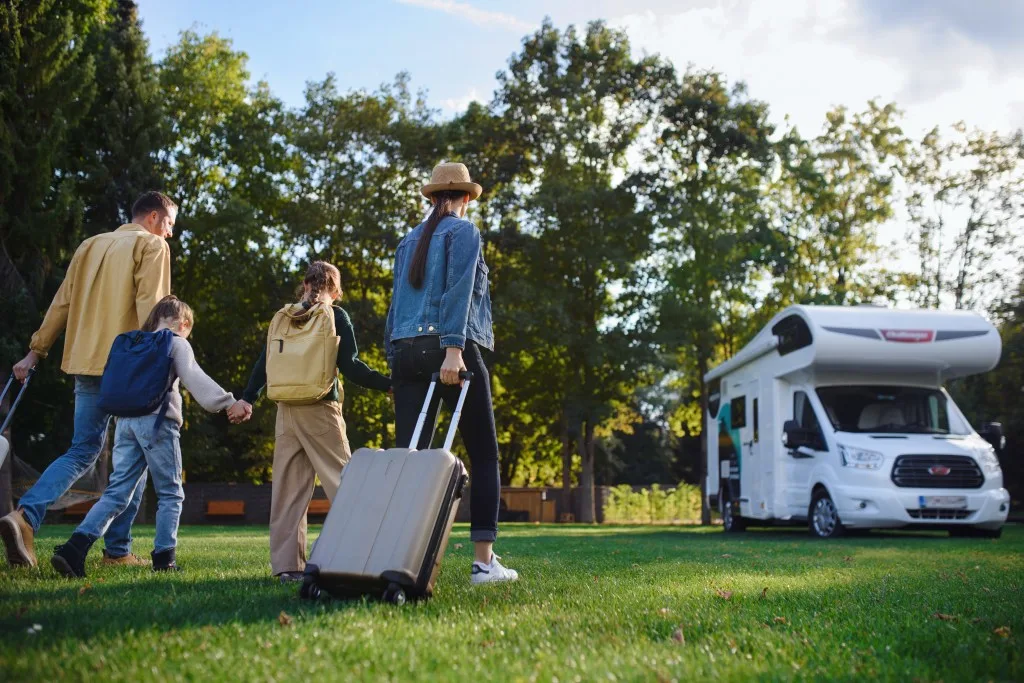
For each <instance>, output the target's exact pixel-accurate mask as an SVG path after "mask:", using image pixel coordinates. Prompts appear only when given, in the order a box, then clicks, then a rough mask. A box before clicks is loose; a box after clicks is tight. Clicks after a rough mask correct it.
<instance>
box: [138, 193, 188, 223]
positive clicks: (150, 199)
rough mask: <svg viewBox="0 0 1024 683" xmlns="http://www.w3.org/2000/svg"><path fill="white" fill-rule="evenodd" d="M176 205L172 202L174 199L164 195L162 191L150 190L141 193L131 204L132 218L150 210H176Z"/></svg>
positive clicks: (164, 211) (147, 213) (144, 214)
mask: <svg viewBox="0 0 1024 683" xmlns="http://www.w3.org/2000/svg"><path fill="white" fill-rule="evenodd" d="M177 210H178V205H177V204H175V203H174V200H173V199H171V198H170V197H168V196H167V195H165V194H164V193H163V192H156V191H155V190H154V191H150V192H146V193H145V194H143V195H142V196H141V197H139V198H138V199H136V200H135V203H134V204H132V218H135V217H137V216H147V215H149V213H150V212H152V211H160V212H162V213H167V212H168V211H177Z"/></svg>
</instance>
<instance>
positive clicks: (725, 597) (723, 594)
mask: <svg viewBox="0 0 1024 683" xmlns="http://www.w3.org/2000/svg"><path fill="white" fill-rule="evenodd" d="M715 595H717V596H718V597H720V598H722V599H723V600H729V599H730V598H732V591H723V590H716V591H715Z"/></svg>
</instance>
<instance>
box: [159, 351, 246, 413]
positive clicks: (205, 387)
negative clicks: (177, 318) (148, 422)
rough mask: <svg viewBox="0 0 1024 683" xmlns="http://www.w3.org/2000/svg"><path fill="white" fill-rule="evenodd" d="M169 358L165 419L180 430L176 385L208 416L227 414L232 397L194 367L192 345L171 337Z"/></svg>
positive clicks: (198, 368)
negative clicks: (197, 403)
mask: <svg viewBox="0 0 1024 683" xmlns="http://www.w3.org/2000/svg"><path fill="white" fill-rule="evenodd" d="M171 358H172V359H173V360H174V365H173V369H172V370H171V373H172V376H173V377H174V378H175V379H174V383H173V384H172V385H171V390H170V401H169V403H168V406H167V419H168V420H172V421H173V422H175V423H177V425H178V426H179V427H180V426H181V423H182V417H181V391H180V390H179V384H184V385H185V388H186V389H188V393H190V394H192V398H194V399H195V400H197V401H199V405H201V406H202V407H203V408H204V409H206V410H207V411H208V412H211V413H219V412H220V411H222V410H227V409H228V408H229V407H231V405H232V404H233V403H234V402H235V397H234V396H233V395H231V394H230V393H228V392H226V391H224V390H223V389H221V387H220V385H219V384H217V383H216V382H214V381H213V380H212V379H210V376H209V375H207V374H206V373H205V372H203V369H202V368H201V367H199V364H198V363H196V356H195V354H194V353H193V352H192V345H191V344H189V343H188V340H186V339H182V338H181V337H178V336H175V337H174V340H173V341H172V342H171ZM159 412H160V409H159V408H157V409H156V410H154V411H153V414H154V415H156V414H157V413H159Z"/></svg>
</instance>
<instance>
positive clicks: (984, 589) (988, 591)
mask: <svg viewBox="0 0 1024 683" xmlns="http://www.w3.org/2000/svg"><path fill="white" fill-rule="evenodd" d="M981 590H983V591H985V592H986V593H991V592H992V591H991V590H990V589H988V588H985V587H984V586H982V587H981Z"/></svg>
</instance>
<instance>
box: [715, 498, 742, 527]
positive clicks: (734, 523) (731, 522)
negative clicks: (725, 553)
mask: <svg viewBox="0 0 1024 683" xmlns="http://www.w3.org/2000/svg"><path fill="white" fill-rule="evenodd" d="M719 500H720V501H721V506H720V507H721V513H722V528H723V530H724V531H725V533H727V534H735V533H739V532H741V531H746V530H747V520H745V519H743V518H742V517H740V516H739V515H738V514H736V513H735V512H734V511H733V506H732V499H731V498H730V497H729V496H728V495H724V496H722V497H721V498H720V499H719Z"/></svg>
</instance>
